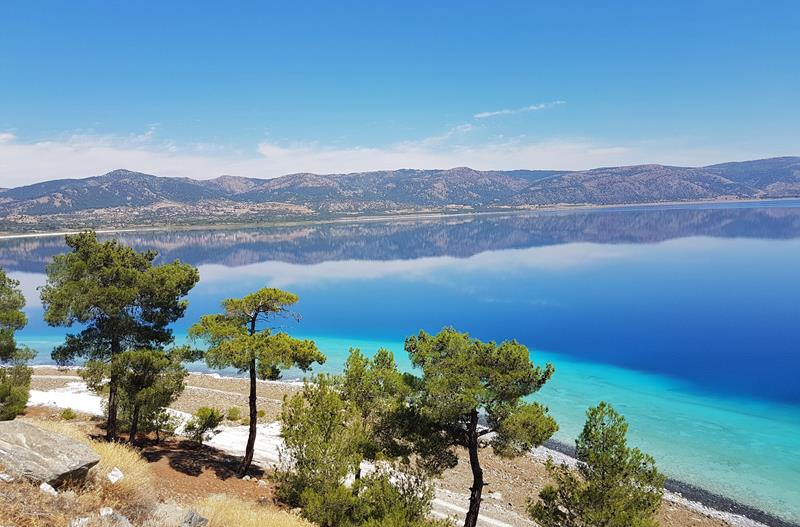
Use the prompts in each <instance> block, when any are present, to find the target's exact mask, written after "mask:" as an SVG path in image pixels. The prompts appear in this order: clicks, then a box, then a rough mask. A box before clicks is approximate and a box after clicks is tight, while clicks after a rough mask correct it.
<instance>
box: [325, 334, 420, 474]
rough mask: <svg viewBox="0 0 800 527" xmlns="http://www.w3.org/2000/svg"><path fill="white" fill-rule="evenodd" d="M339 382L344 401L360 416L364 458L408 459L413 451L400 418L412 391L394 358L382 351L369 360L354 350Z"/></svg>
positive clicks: (387, 352)
mask: <svg viewBox="0 0 800 527" xmlns="http://www.w3.org/2000/svg"><path fill="white" fill-rule="evenodd" d="M338 382H339V384H340V392H341V396H342V398H344V400H346V401H347V402H349V403H350V404H351V405H353V406H354V407H355V409H356V410H357V412H358V413H359V414H360V416H361V426H362V427H364V434H362V439H363V441H362V442H361V444H360V445H359V449H360V452H361V455H362V456H363V458H364V459H366V460H368V461H373V460H376V459H381V458H395V457H401V456H402V457H407V456H408V455H409V454H410V453H411V448H410V445H408V444H407V443H405V442H404V441H403V437H402V422H401V419H402V417H403V416H404V414H405V407H406V402H407V399H408V397H409V395H410V393H411V389H410V387H409V386H408V385H407V384H406V383H405V382H404V380H403V375H402V374H401V373H400V372H399V371H398V369H397V364H396V363H395V360H394V355H393V354H392V353H391V352H390V351H388V350H385V349H379V350H378V351H377V352H376V353H375V356H374V357H372V358H371V359H370V358H367V357H365V356H364V355H363V354H362V353H361V351H360V350H359V349H351V350H350V355H349V356H348V358H347V362H346V363H345V368H344V373H343V374H342V376H341V378H340V379H339V380H338Z"/></svg>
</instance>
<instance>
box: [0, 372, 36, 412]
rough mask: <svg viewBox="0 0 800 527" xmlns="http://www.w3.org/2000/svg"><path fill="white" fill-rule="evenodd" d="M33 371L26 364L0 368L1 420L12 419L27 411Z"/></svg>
mask: <svg viewBox="0 0 800 527" xmlns="http://www.w3.org/2000/svg"><path fill="white" fill-rule="evenodd" d="M32 373H33V371H32V370H31V369H30V368H29V367H27V366H26V365H25V364H14V365H13V366H10V367H3V368H0V421H10V420H12V419H14V418H15V417H16V416H18V415H19V414H21V413H22V412H24V411H25V405H27V404H28V395H29V393H30V386H31V374H32Z"/></svg>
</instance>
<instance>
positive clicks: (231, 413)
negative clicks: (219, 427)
mask: <svg viewBox="0 0 800 527" xmlns="http://www.w3.org/2000/svg"><path fill="white" fill-rule="evenodd" d="M241 418H242V411H241V410H240V409H239V407H238V406H231V407H230V408H228V411H227V412H225V419H227V420H228V421H239V420H240V419H241Z"/></svg>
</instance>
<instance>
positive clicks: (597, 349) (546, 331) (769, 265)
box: [0, 202, 800, 521]
mask: <svg viewBox="0 0 800 527" xmlns="http://www.w3.org/2000/svg"><path fill="white" fill-rule="evenodd" d="M119 237H120V238H121V239H122V240H123V241H124V242H125V243H129V244H132V245H134V246H136V247H139V248H155V249H157V250H159V252H160V253H161V256H160V258H161V259H162V260H172V259H175V258H180V259H181V260H183V261H186V262H189V263H192V264H194V265H197V266H198V267H199V269H200V274H201V282H200V283H199V284H198V286H197V287H196V288H195V290H194V291H193V292H192V293H191V295H190V298H189V300H190V308H189V310H188V312H187V315H186V318H185V319H184V320H183V321H181V322H180V323H178V324H176V326H175V332H176V335H178V337H179V338H180V336H181V335H184V334H185V332H186V328H187V327H188V326H189V325H190V324H191V323H192V322H194V321H195V320H196V319H197V318H198V317H199V316H200V315H202V314H205V313H209V312H213V311H216V310H217V309H218V305H219V301H220V300H221V299H223V298H225V297H230V296H241V295H243V294H246V293H247V292H250V291H252V290H254V289H257V288H259V287H263V286H265V285H270V286H274V287H281V288H285V289H289V290H291V291H293V292H295V293H297V294H298V295H300V298H301V302H300V303H299V304H298V306H297V310H298V311H299V313H300V314H301V315H302V320H301V321H300V322H299V323H295V322H290V321H285V323H284V329H286V330H287V331H289V332H290V333H293V334H295V335H298V336H306V337H313V338H315V339H316V340H317V341H318V344H319V345H320V347H321V348H322V349H323V351H325V352H326V353H327V355H328V357H329V361H328V363H327V364H326V365H325V366H324V367H323V368H322V369H323V370H325V371H339V370H340V369H341V367H342V363H343V360H344V357H345V356H346V353H347V349H348V348H349V347H350V346H358V347H360V348H361V349H362V350H364V351H365V352H368V353H372V352H374V351H375V350H376V349H377V348H378V347H387V348H389V349H392V350H393V351H395V353H396V355H397V357H398V360H399V362H400V363H401V364H402V365H403V366H404V367H408V361H407V359H406V357H405V354H404V352H403V351H402V342H403V339H404V337H405V336H407V335H409V334H413V333H415V332H417V331H419V330H420V329H425V330H426V331H431V332H435V331H438V330H439V329H440V328H441V327H443V326H446V325H453V326H455V327H457V328H458V329H461V330H464V331H469V332H470V333H472V334H473V335H474V336H476V337H479V338H481V339H495V340H503V339H507V338H516V339H518V340H520V341H521V342H523V343H525V344H526V345H528V346H529V347H530V348H531V350H532V354H533V358H534V360H535V361H537V362H545V361H549V362H552V363H553V364H554V365H555V367H556V374H555V376H554V378H553V380H552V381H551V382H550V383H549V384H548V385H547V386H546V387H545V388H544V389H543V390H542V391H541V393H540V394H539V396H538V397H539V399H540V400H542V401H543V402H545V403H546V404H547V405H548V406H549V407H550V409H551V412H552V413H553V415H554V416H555V417H556V419H557V420H558V421H559V423H560V426H561V429H560V431H559V432H558V435H557V438H558V439H560V440H562V441H565V442H571V441H573V440H574V438H575V436H576V435H577V434H578V433H579V431H580V428H581V426H582V423H583V419H584V412H585V409H586V408H587V407H588V406H589V405H593V404H596V403H597V402H599V401H600V400H606V401H609V402H611V403H612V404H614V406H615V407H616V408H617V409H618V410H619V411H620V412H622V413H623V414H624V415H625V416H626V417H627V419H628V421H629V422H630V425H631V441H632V442H633V443H634V444H636V445H638V446H641V447H642V448H643V449H645V450H646V451H648V452H650V453H652V454H653V455H654V456H655V457H656V459H657V461H658V463H659V466H660V467H661V468H662V469H663V470H664V471H665V472H666V473H667V474H668V475H670V476H671V477H674V478H677V479H680V480H683V481H686V482H689V483H693V484H696V485H699V486H701V487H704V488H706V489H708V490H711V491H714V492H717V493H720V494H723V495H725V496H728V497H731V498H734V499H736V500H738V501H741V502H742V503H745V504H748V505H751V506H755V507H758V508H760V509H762V510H765V511H767V512H770V513H773V514H775V515H778V516H781V517H783V518H785V519H788V520H792V521H800V382H799V381H798V378H800V344H798V343H800V302H799V301H798V299H800V202H781V203H774V204H770V205H769V206H758V207H756V206H752V205H750V206H741V205H737V206H715V207H684V208H662V209H652V208H647V209H640V210H606V211H598V212H570V213H543V214H530V215H509V216H481V217H458V218H450V219H445V220H441V219H440V220H413V221H412V220H408V221H389V222H367V223H352V224H331V225H316V226H302V227H292V228H273V229H246V230H208V231H184V232H150V233H138V234H123V235H120V236H119ZM63 250H64V245H63V241H62V240H61V239H60V238H35V239H16V240H4V241H0V265H2V266H3V267H5V268H6V269H7V270H8V271H10V272H11V275H12V276H14V277H15V278H17V279H19V280H20V281H21V282H22V284H23V287H24V290H25V293H26V297H27V298H28V303H29V306H28V308H27V312H28V315H29V317H30V324H29V325H28V327H27V328H26V329H25V330H24V331H23V332H22V333H21V336H20V340H21V341H22V342H23V343H25V344H28V345H30V346H32V347H34V348H36V349H37V350H39V351H40V352H41V353H40V355H39V357H38V358H37V361H38V362H40V363H46V362H49V352H50V350H51V349H52V346H53V345H54V343H57V342H58V341H59V340H60V339H61V338H63V334H64V331H63V330H62V329H55V328H49V327H47V326H46V325H45V324H44V323H43V322H42V320H41V306H40V305H39V303H38V299H37V297H38V295H37V293H36V287H37V286H39V285H41V284H42V283H43V282H44V275H43V270H44V266H45V265H46V263H47V262H48V261H49V259H50V258H51V257H52V255H54V254H57V253H59V252H62V251H63ZM297 375H299V374H298V373H297V372H289V373H288V374H287V376H288V377H292V376H297Z"/></svg>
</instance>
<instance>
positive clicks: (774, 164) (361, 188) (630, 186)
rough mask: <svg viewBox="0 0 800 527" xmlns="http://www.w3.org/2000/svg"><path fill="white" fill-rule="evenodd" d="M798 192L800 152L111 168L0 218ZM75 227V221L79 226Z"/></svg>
mask: <svg viewBox="0 0 800 527" xmlns="http://www.w3.org/2000/svg"><path fill="white" fill-rule="evenodd" d="M786 197H800V157H781V158H773V159H762V160H757V161H746V162H738V163H724V164H720V165H711V166H707V167H696V168H693V167H674V166H664V165H637V166H628V167H610V168H598V169H593V170H585V171H571V172H570V171H547V170H513V171H478V170H473V169H471V168H466V167H459V168H452V169H448V170H410V169H403V170H391V171H376V172H360V173H351V174H335V175H318V174H291V175H287V176H282V177H279V178H274V179H256V178H244V177H236V176H221V177H218V178H216V179H212V180H194V179H190V178H168V177H158V176H154V175H149V174H142V173H139V172H132V171H129V170H115V171H113V172H109V173H108V174H104V175H102V176H95V177H88V178H85V179H61V180H53V181H47V182H43V183H36V184H34V185H28V186H24V187H18V188H13V189H2V190H0V221H2V223H3V225H4V226H5V227H9V226H10V225H11V226H13V225H29V226H39V227H41V226H44V225H50V224H53V223H58V222H61V223H63V224H64V225H66V226H80V225H82V224H86V226H96V224H106V225H120V224H132V223H138V224H148V223H159V222H170V221H175V222H204V221H215V222H220V221H222V222H229V221H236V220H240V221H264V220H267V219H274V218H296V217H305V218H308V217H331V216H337V215H353V214H356V215H357V214H387V213H408V212H432V211H445V210H464V211H477V210H501V209H513V208H530V207H547V206H555V205H619V204H638V203H658V202H668V201H697V200H723V199H726V200H735V199H767V198H786ZM79 224H80V225H79Z"/></svg>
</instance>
